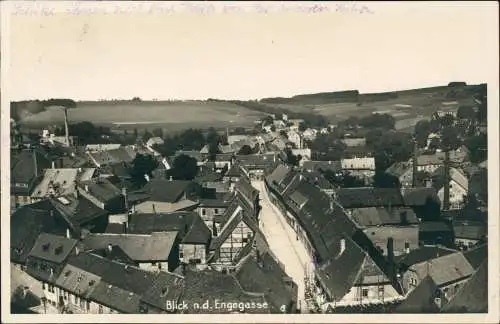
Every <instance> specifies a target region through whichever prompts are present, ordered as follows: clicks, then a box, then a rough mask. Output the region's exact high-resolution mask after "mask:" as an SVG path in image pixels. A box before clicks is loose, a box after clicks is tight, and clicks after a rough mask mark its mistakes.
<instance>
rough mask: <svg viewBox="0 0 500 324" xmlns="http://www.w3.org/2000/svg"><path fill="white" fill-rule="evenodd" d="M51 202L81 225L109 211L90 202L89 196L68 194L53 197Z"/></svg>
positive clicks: (72, 221) (71, 219)
mask: <svg viewBox="0 0 500 324" xmlns="http://www.w3.org/2000/svg"><path fill="white" fill-rule="evenodd" d="M50 202H51V203H52V205H53V206H54V208H55V209H57V210H58V211H59V213H61V215H64V216H65V217H66V219H68V220H69V221H70V222H71V223H72V224H74V225H75V226H81V225H84V224H86V223H88V222H89V221H91V220H94V219H96V218H98V217H101V216H105V215H107V214H108V212H107V211H106V210H104V209H101V208H99V207H97V206H96V205H94V204H93V203H92V202H90V201H89V200H88V199H87V198H85V197H82V196H79V197H78V198H75V196H73V195H66V196H64V197H59V198H51V199H50Z"/></svg>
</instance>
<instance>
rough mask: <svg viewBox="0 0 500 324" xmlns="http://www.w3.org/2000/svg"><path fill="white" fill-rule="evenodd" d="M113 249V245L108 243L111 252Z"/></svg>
mask: <svg viewBox="0 0 500 324" xmlns="http://www.w3.org/2000/svg"><path fill="white" fill-rule="evenodd" d="M112 251H113V245H112V244H108V252H109V253H111V252H112Z"/></svg>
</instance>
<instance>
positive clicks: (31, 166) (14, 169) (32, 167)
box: [10, 150, 51, 195]
mask: <svg viewBox="0 0 500 324" xmlns="http://www.w3.org/2000/svg"><path fill="white" fill-rule="evenodd" d="M50 167H51V161H50V160H49V159H48V158H47V157H46V156H45V155H44V154H42V153H41V152H39V151H38V150H23V151H21V152H20V153H19V154H15V157H13V158H12V159H11V166H10V170H11V171H10V172H11V173H10V174H11V176H10V177H11V178H10V182H11V191H12V193H14V194H21V195H29V194H30V191H31V190H32V186H33V184H34V181H35V179H36V177H41V176H42V175H43V170H44V169H47V168H50ZM16 184H25V185H28V186H27V187H20V186H16Z"/></svg>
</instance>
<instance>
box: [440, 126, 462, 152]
mask: <svg viewBox="0 0 500 324" xmlns="http://www.w3.org/2000/svg"><path fill="white" fill-rule="evenodd" d="M458 135H459V134H458V130H457V129H456V128H455V127H446V128H444V129H443V131H442V134H441V149H442V150H443V151H449V150H456V149H457V148H459V147H460V145H462V141H461V140H460V139H459V137H458Z"/></svg>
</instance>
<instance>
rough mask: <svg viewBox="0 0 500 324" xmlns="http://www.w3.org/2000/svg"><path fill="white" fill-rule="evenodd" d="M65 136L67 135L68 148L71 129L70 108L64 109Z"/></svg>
mask: <svg viewBox="0 0 500 324" xmlns="http://www.w3.org/2000/svg"><path fill="white" fill-rule="evenodd" d="M64 131H65V133H64V135H65V137H66V138H65V139H66V145H67V146H70V143H69V128H68V108H66V107H64Z"/></svg>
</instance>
